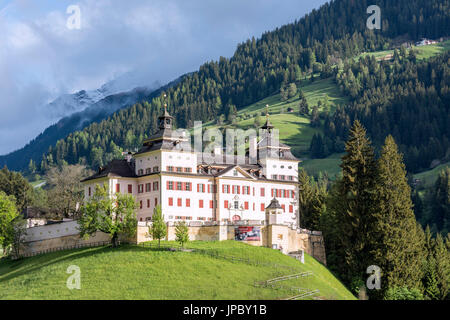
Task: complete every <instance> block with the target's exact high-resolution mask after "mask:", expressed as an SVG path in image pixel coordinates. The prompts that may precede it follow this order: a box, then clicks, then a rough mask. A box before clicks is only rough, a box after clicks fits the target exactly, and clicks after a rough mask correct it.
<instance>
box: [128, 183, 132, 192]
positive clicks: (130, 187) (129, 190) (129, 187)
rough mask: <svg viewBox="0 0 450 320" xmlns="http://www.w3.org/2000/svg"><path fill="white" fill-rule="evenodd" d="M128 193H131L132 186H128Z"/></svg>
mask: <svg viewBox="0 0 450 320" xmlns="http://www.w3.org/2000/svg"><path fill="white" fill-rule="evenodd" d="M128 193H133V185H131V184H129V185H128Z"/></svg>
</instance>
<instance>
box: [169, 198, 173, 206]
mask: <svg viewBox="0 0 450 320" xmlns="http://www.w3.org/2000/svg"><path fill="white" fill-rule="evenodd" d="M169 206H173V198H169Z"/></svg>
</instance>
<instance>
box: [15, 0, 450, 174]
mask: <svg viewBox="0 0 450 320" xmlns="http://www.w3.org/2000/svg"><path fill="white" fill-rule="evenodd" d="M372 4H377V5H379V6H380V7H381V12H382V30H368V29H367V28H366V19H367V17H368V15H367V13H366V8H367V7H368V6H369V5H372ZM449 9H450V5H449V1H437V0H431V1H430V0H412V1H411V0H408V1H407V0H400V1H388V0H386V1H375V3H373V2H372V1H370V2H369V1H365V0H362V1H354V0H337V1H331V2H330V3H327V4H325V5H323V6H322V7H321V8H319V9H318V10H313V11H312V12H311V13H310V14H308V15H306V16H305V17H303V18H302V19H300V20H299V21H296V22H294V23H292V24H289V25H286V26H283V27H281V28H278V29H276V30H274V31H272V32H267V33H265V34H263V35H262V37H261V38H260V39H258V40H256V39H251V40H248V41H247V42H245V43H242V44H241V45H239V46H238V48H237V50H236V52H235V54H234V55H233V57H231V58H230V59H227V58H221V59H220V60H219V61H216V62H209V63H206V64H204V65H202V66H201V67H200V69H199V71H197V72H194V73H192V74H190V75H188V76H186V77H184V78H183V79H182V81H180V82H179V83H178V84H177V85H175V86H173V87H171V88H169V89H168V90H167V91H166V93H167V96H168V105H169V112H170V113H171V114H172V115H174V117H175V119H176V124H177V125H178V126H179V127H189V126H191V125H192V124H193V121H194V120H203V121H208V120H211V119H215V118H217V117H218V116H219V115H221V114H225V115H227V116H228V115H229V113H230V112H231V113H234V112H236V111H235V110H240V109H241V108H243V107H244V106H247V105H249V104H252V103H254V102H256V101H259V100H261V99H262V98H265V97H267V96H269V95H271V94H274V93H276V92H278V90H279V89H280V87H281V86H282V85H286V84H288V83H291V82H295V81H296V80H298V79H300V78H301V77H302V76H304V75H305V74H310V73H311V72H312V71H313V70H314V69H319V70H321V72H322V74H323V76H334V75H335V74H336V72H337V71H336V70H337V69H336V68H335V69H333V68H332V66H333V65H336V64H339V63H342V62H343V61H345V60H346V59H347V58H350V57H354V56H356V55H358V54H360V53H362V52H367V51H375V50H382V49H388V48H390V47H391V46H392V43H393V42H394V39H396V38H398V37H400V36H401V37H403V38H405V37H406V38H409V39H412V40H415V39H418V38H420V37H430V38H436V37H441V36H447V35H448V32H449V30H450V28H449V26H450V14H449V12H450V10H449ZM161 105H162V102H161V96H158V97H155V98H154V99H151V100H150V101H148V102H144V103H141V104H136V105H134V106H132V107H130V108H128V109H125V110H121V111H119V112H117V113H115V114H114V115H112V116H111V117H110V118H108V119H107V120H104V121H102V122H101V123H94V124H92V125H90V126H88V127H86V128H85V129H84V130H82V131H77V132H75V133H72V134H70V135H69V136H68V137H67V138H65V139H62V140H59V141H58V142H57V143H56V145H54V146H52V147H50V148H49V150H47V151H46V152H45V153H46V154H45V156H44V157H43V158H42V165H41V168H42V169H45V168H46V167H47V166H48V165H49V164H51V163H55V162H56V163H61V162H62V161H67V162H69V163H74V162H79V161H81V162H83V161H85V162H86V163H87V164H89V165H92V166H97V165H102V164H103V163H105V162H106V161H108V160H109V159H111V158H112V157H114V156H116V155H117V154H118V153H119V152H120V149H121V148H125V149H133V148H135V147H137V146H138V145H139V144H140V142H141V141H142V138H144V137H145V136H147V135H149V134H151V132H152V131H153V130H154V128H155V127H156V126H155V125H156V118H157V115H158V114H159V112H160V108H161ZM387 133H388V132H386V134H387ZM43 151H45V150H43ZM22 168H23V167H22Z"/></svg>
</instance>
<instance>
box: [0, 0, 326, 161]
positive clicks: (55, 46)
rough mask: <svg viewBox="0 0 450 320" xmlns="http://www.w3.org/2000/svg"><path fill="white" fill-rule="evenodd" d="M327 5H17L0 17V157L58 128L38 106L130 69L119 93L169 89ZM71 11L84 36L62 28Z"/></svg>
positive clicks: (27, 1)
mask: <svg viewBox="0 0 450 320" xmlns="http://www.w3.org/2000/svg"><path fill="white" fill-rule="evenodd" d="M324 2H325V0H309V1H302V2H299V1H296V0H284V1H275V0H247V1H242V0H227V1H225V0H223V1H207V0H190V1H182V0H179V1H177V0H152V1H143V0H127V1H122V0H102V1H98V0H79V1H78V2H76V1H70V0H59V1H51V0H41V1H39V4H37V3H36V2H35V1H34V0H20V1H14V2H12V3H10V4H8V5H7V6H6V7H4V8H3V9H1V11H0V30H1V32H0V137H1V138H0V154H3V153H5V152H9V151H12V150H13V149H16V148H18V147H21V146H22V145H24V144H25V143H26V142H28V141H29V140H30V139H32V138H34V137H35V136H36V135H37V134H38V133H39V132H41V131H42V130H43V129H45V127H46V126H48V125H49V124H50V123H52V122H53V121H56V120H57V119H52V118H51V117H49V116H48V115H46V114H43V113H42V106H43V105H45V104H46V103H47V102H49V101H50V100H53V99H54V98H56V97H57V96H59V95H61V94H63V93H71V92H75V91H78V90H81V89H86V90H90V89H96V88H98V87H100V86H101V85H102V84H104V83H105V82H107V81H109V80H112V79H114V78H116V77H118V76H120V75H121V74H124V73H127V72H128V73H131V74H132V75H133V76H132V77H129V76H127V77H124V78H123V79H126V81H125V80H123V81H122V82H120V83H122V84H123V85H124V86H123V89H130V88H131V87H134V86H138V85H145V84H149V85H151V84H153V83H154V82H155V81H159V82H160V83H166V82H168V81H170V80H173V79H175V78H176V77H177V76H179V75H181V74H183V73H186V72H190V71H194V70H196V69H198V67H199V66H200V65H201V64H202V63H204V62H206V61H209V60H215V59H218V58H219V56H230V55H231V54H232V53H233V52H234V50H235V48H236V45H237V44H238V43H239V42H242V41H245V40H246V39H247V38H249V37H251V36H255V37H259V36H260V34H261V33H262V32H264V31H267V30H271V29H273V28H275V27H276V26H280V25H282V24H285V23H288V22H291V21H293V20H294V19H298V18H299V17H301V16H303V15H304V14H305V13H306V12H308V11H310V10H311V9H312V8H314V7H318V6H319V5H320V4H321V3H324ZM69 4H78V5H79V6H80V8H81V30H69V29H68V28H67V27H66V19H67V17H68V15H67V14H66V7H67V6H68V5H69ZM127 86H128V87H129V88H127ZM19 123H20V124H21V125H20V126H19Z"/></svg>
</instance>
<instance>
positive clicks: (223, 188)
mask: <svg viewBox="0 0 450 320" xmlns="http://www.w3.org/2000/svg"><path fill="white" fill-rule="evenodd" d="M222 193H225V185H224V184H223V185H222Z"/></svg>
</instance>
